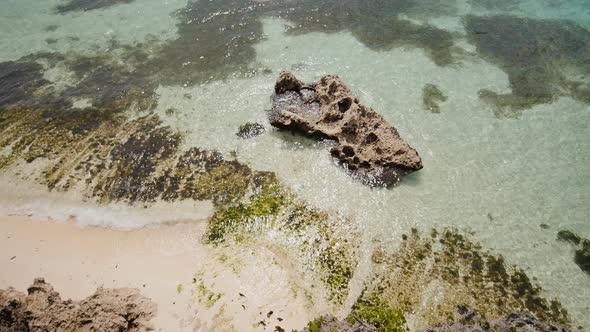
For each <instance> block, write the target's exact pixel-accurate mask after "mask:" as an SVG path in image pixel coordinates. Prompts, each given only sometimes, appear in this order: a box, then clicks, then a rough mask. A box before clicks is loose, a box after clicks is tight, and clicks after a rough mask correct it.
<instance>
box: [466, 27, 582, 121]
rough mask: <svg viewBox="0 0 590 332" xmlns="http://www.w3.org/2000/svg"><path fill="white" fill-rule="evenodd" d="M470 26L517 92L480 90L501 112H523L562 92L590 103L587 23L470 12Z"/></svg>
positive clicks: (472, 35) (479, 44) (486, 55)
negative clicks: (481, 14) (584, 24)
mask: <svg viewBox="0 0 590 332" xmlns="http://www.w3.org/2000/svg"><path fill="white" fill-rule="evenodd" d="M464 25H465V29H466V31H467V34H468V38H469V40H470V42H471V43H473V44H474V45H475V46H476V47H477V52H478V53H479V55H480V56H481V57H483V58H484V59H486V60H487V61H489V62H491V63H494V64H496V65H498V66H499V67H500V68H501V69H502V70H504V71H505V72H506V73H507V74H508V79H509V83H510V88H511V89H512V92H511V93H509V94H500V93H496V92H494V91H490V90H481V91H480V97H481V98H482V99H484V100H486V101H488V102H490V103H491V104H493V105H495V106H496V111H495V112H496V115H497V116H505V117H517V116H519V114H520V113H521V112H522V111H523V110H525V109H529V108H531V107H533V106H535V105H538V104H544V103H551V102H553V101H554V100H556V99H557V98H558V97H560V96H569V97H571V98H574V99H576V100H578V101H581V102H584V103H589V101H590V81H588V79H587V77H588V74H590V66H589V65H588V64H589V63H590V31H588V30H586V29H585V28H583V27H582V26H580V25H578V24H577V23H574V22H572V21H567V20H543V19H529V18H522V17H516V16H467V17H466V18H465V20H464Z"/></svg>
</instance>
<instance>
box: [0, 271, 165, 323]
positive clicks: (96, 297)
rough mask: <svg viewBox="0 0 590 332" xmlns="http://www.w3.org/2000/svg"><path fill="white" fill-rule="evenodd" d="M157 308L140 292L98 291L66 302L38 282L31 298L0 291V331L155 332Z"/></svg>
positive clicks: (130, 290) (130, 289)
mask: <svg viewBox="0 0 590 332" xmlns="http://www.w3.org/2000/svg"><path fill="white" fill-rule="evenodd" d="M155 313H156V305H155V304H154V303H153V302H152V301H151V300H150V299H148V298H146V297H144V296H142V295H141V294H140V292H139V290H138V289H134V288H117V289H107V288H98V289H97V290H96V292H95V293H94V294H92V295H91V296H89V297H87V298H85V299H83V300H81V301H72V300H65V301H64V300H62V299H61V297H60V295H59V293H58V292H56V291H55V290H54V289H53V287H52V286H51V285H50V284H48V283H47V282H45V280H44V279H43V278H37V279H35V281H34V282H33V284H32V285H31V286H30V287H29V288H28V289H27V294H24V293H21V292H19V291H17V290H16V289H14V288H8V289H6V290H0V331H1V332H8V331H11V332H21V331H22V332H25V331H64V332H65V331H129V332H140V331H151V330H153V328H152V325H151V323H150V320H151V319H152V318H153V317H154V316H155Z"/></svg>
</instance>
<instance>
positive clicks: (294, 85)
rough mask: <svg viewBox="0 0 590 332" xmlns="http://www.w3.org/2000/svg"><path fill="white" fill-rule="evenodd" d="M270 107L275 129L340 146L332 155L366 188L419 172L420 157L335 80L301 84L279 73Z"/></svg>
mask: <svg viewBox="0 0 590 332" xmlns="http://www.w3.org/2000/svg"><path fill="white" fill-rule="evenodd" d="M272 102H273V105H272V112H271V113H270V115H269V118H270V123H271V124H272V125H273V126H275V127H277V128H282V129H292V130H296V131H299V132H302V133H304V134H305V135H307V136H314V137H320V138H327V139H334V140H336V141H338V145H337V146H336V147H334V148H332V150H331V151H330V152H331V154H332V156H334V157H335V158H338V160H340V162H341V163H342V164H344V165H345V166H346V167H347V169H349V170H351V171H353V172H354V175H356V176H359V178H361V179H362V180H364V182H366V183H367V184H372V185H385V186H389V185H392V184H394V183H396V182H397V181H399V179H400V177H401V176H402V175H404V174H407V173H411V172H414V171H417V170H420V169H422V160H421V159H420V156H419V155H418V152H416V150H414V149H413V148H412V147H410V146H409V145H408V144H407V143H406V142H404V141H403V140H402V138H401V137H400V135H399V133H398V132H397V130H396V129H395V128H394V127H393V126H392V125H390V124H389V123H388V122H387V121H386V120H385V119H384V118H383V116H382V115H381V114H379V113H377V112H375V111H374V110H372V109H371V108H369V107H367V106H365V105H363V104H360V103H359V101H358V99H357V98H355V97H354V96H353V95H352V92H351V91H350V90H349V89H348V87H347V86H346V85H344V83H343V82H342V81H341V80H340V78H338V76H334V75H327V76H324V77H322V78H321V80H320V81H319V82H315V83H311V84H305V83H303V82H301V81H300V80H298V79H297V78H296V77H295V76H294V75H293V74H291V73H290V72H287V71H283V72H281V74H280V75H279V78H278V80H277V82H276V85H275V94H274V95H273V97H272Z"/></svg>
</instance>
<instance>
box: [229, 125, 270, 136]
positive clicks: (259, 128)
mask: <svg viewBox="0 0 590 332" xmlns="http://www.w3.org/2000/svg"><path fill="white" fill-rule="evenodd" d="M264 131H265V129H264V126H263V125H261V124H260V123H257V122H248V123H246V124H243V125H241V126H240V128H239V129H238V132H237V133H236V136H238V137H239V138H243V139H247V138H252V137H256V136H260V135H262V134H264Z"/></svg>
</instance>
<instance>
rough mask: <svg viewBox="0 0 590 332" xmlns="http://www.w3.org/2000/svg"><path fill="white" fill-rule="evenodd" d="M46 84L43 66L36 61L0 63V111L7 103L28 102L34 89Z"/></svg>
mask: <svg viewBox="0 0 590 332" xmlns="http://www.w3.org/2000/svg"><path fill="white" fill-rule="evenodd" d="M46 84H48V82H47V80H45V79H44V78H43V67H42V66H41V65H40V64H38V63H36V62H33V61H24V62H20V61H8V62H2V63H0V113H1V112H2V111H3V110H5V109H6V107H8V106H9V105H14V104H28V103H30V100H31V99H32V98H33V97H34V96H33V95H34V93H35V91H36V90H37V89H39V88H41V87H42V86H44V85H46Z"/></svg>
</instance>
